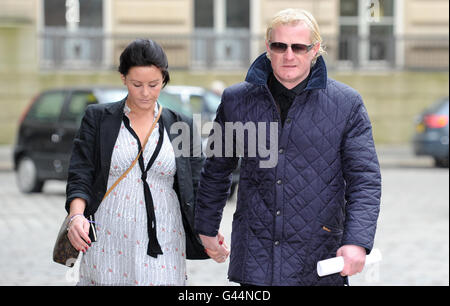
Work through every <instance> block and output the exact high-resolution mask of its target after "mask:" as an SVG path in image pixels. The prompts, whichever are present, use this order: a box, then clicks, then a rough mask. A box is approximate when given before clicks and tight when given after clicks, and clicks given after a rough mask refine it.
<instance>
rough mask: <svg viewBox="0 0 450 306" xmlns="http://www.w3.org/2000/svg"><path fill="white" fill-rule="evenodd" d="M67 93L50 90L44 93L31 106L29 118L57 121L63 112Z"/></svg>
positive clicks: (41, 120) (49, 121)
mask: <svg viewBox="0 0 450 306" xmlns="http://www.w3.org/2000/svg"><path fill="white" fill-rule="evenodd" d="M65 96H66V94H65V93H64V92H49V93H45V94H43V95H42V96H41V97H40V98H39V99H38V100H36V102H35V103H33V106H32V107H31V108H30V111H29V112H28V114H27V120H33V121H39V122H48V123H51V122H57V121H58V119H59V116H60V114H61V109H62V106H63V104H64V99H65Z"/></svg>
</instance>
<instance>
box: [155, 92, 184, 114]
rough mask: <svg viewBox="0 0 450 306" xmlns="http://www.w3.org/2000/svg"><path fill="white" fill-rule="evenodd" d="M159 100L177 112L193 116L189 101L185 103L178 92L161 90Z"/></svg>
mask: <svg viewBox="0 0 450 306" xmlns="http://www.w3.org/2000/svg"><path fill="white" fill-rule="evenodd" d="M158 102H159V104H161V105H162V106H164V107H167V108H169V109H171V110H173V111H175V112H177V113H180V114H184V115H186V116H189V117H191V116H192V110H191V107H190V106H189V104H188V103H183V101H181V97H180V96H179V95H176V94H169V93H167V92H163V91H161V93H160V95H159V97H158Z"/></svg>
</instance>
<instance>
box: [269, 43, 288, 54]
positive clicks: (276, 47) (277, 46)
mask: <svg viewBox="0 0 450 306" xmlns="http://www.w3.org/2000/svg"><path fill="white" fill-rule="evenodd" d="M286 49H287V45H286V44H285V43H279V42H274V43H271V44H270V50H272V51H273V52H280V53H282V52H285V51H286Z"/></svg>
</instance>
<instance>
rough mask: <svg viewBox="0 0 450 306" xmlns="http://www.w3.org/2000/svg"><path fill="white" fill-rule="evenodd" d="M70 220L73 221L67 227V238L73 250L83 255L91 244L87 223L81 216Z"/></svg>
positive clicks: (75, 216)
mask: <svg viewBox="0 0 450 306" xmlns="http://www.w3.org/2000/svg"><path fill="white" fill-rule="evenodd" d="M71 218H73V219H72V221H71V222H70V223H69V225H68V227H67V237H68V238H69V241H70V243H71V244H72V245H73V247H74V248H75V249H77V250H78V251H82V252H83V253H85V252H86V251H87V250H88V248H89V245H90V244H91V239H89V226H90V224H89V221H88V219H86V218H85V217H84V216H83V215H74V216H71Z"/></svg>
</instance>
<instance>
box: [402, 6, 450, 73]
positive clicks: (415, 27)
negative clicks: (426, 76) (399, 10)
mask: <svg viewBox="0 0 450 306" xmlns="http://www.w3.org/2000/svg"><path fill="white" fill-rule="evenodd" d="M448 12H449V1H448V0H428V1H424V0H405V1H404V19H403V26H404V37H405V43H404V58H405V59H404V61H405V65H406V66H407V67H412V68H438V69H442V68H446V69H448V66H449V56H448V52H449V42H448V34H449V14H448ZM442 35H443V36H447V39H442V38H441V37H439V36H442ZM424 36H425V39H424ZM419 37H420V39H419Z"/></svg>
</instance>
